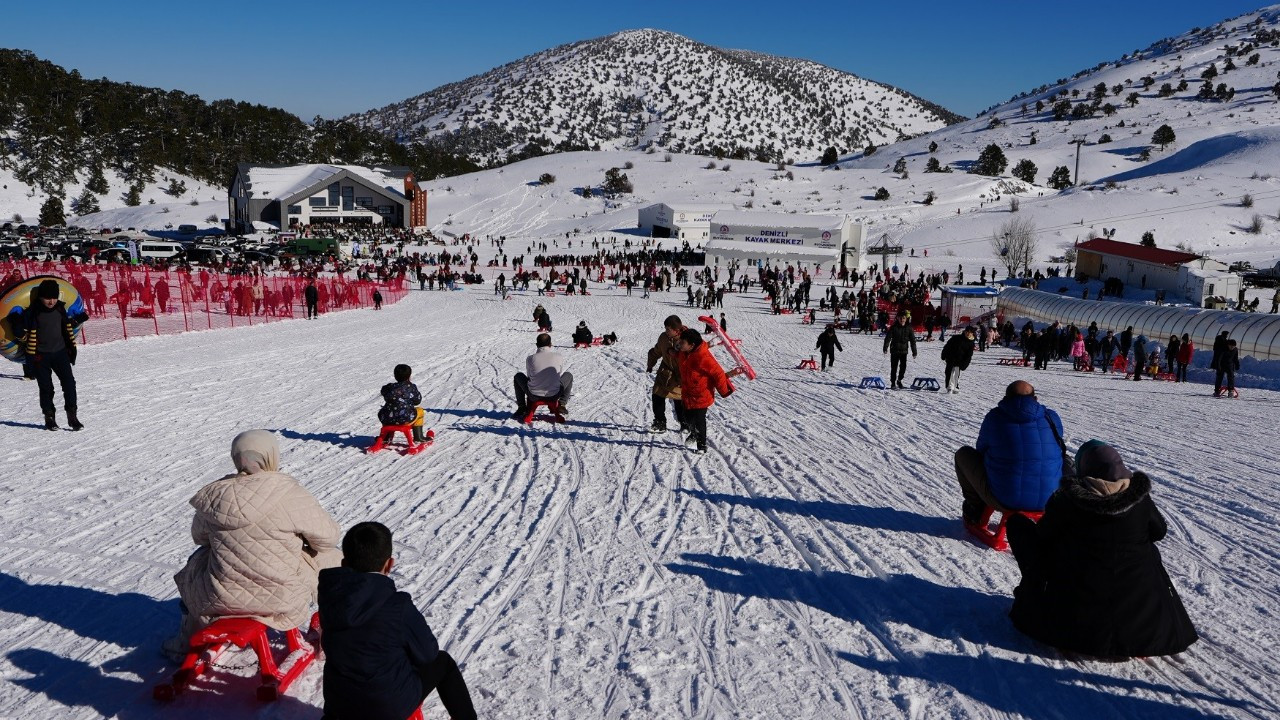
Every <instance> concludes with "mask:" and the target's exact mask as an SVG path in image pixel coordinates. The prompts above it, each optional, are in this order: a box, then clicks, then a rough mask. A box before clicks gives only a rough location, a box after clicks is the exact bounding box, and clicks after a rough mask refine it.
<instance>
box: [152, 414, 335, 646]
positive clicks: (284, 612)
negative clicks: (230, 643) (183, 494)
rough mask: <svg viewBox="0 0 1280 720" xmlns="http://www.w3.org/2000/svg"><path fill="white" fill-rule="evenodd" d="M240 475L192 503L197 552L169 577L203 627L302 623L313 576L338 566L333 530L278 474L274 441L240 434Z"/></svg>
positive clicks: (261, 434)
mask: <svg viewBox="0 0 1280 720" xmlns="http://www.w3.org/2000/svg"><path fill="white" fill-rule="evenodd" d="M231 453H232V459H233V461H234V462H235V466H236V468H237V469H238V470H239V471H240V472H238V473H237V474H235V475H228V476H226V477H224V478H221V479H219V480H215V481H213V482H211V483H209V484H208V485H206V486H204V487H203V488H201V489H200V491H199V492H197V493H196V494H195V497H193V498H191V505H192V507H194V508H195V509H196V516H195V519H194V520H193V521H192V523H191V538H192V539H193V540H194V541H195V543H196V545H199V546H200V547H199V548H198V549H197V550H196V552H195V553H194V554H192V555H191V557H190V558H188V560H187V564H186V566H185V567H183V568H182V570H180V571H179V572H178V574H177V575H175V576H174V581H175V582H176V583H177V585H178V593H179V595H181V597H182V601H183V603H184V604H185V605H186V606H187V611H188V612H189V613H190V615H191V616H192V617H193V618H195V619H198V620H199V625H200V626H201V627H203V626H205V625H208V624H209V623H211V622H213V621H214V620H216V619H218V618H220V617H250V618H254V619H255V620H259V621H261V622H263V623H265V624H266V625H268V626H270V627H273V628H275V629H277V630H288V629H290V628H296V627H298V626H300V625H303V624H305V623H306V622H307V620H308V618H309V617H310V615H311V611H310V605H311V601H312V600H313V599H314V598H315V593H316V573H317V572H318V571H319V570H320V569H321V568H325V567H332V566H334V565H337V564H338V563H339V562H340V561H341V560H342V554H341V552H339V551H338V550H337V543H338V540H339V530H338V525H337V523H335V522H334V521H333V519H332V518H330V517H329V513H327V512H325V510H324V508H322V507H320V504H319V503H317V502H316V499H315V498H314V497H312V496H311V493H309V492H307V491H306V490H305V489H304V488H303V487H302V486H301V485H299V484H298V482H297V481H296V480H294V479H293V478H292V477H289V476H288V475H285V474H284V473H282V472H279V469H278V468H279V450H278V448H277V446H276V441H275V437H274V436H273V435H272V434H271V433H269V432H267V431H265V430H250V431H248V432H243V433H240V434H239V435H237V436H236V439H235V440H234V441H233V442H232V444H231Z"/></svg>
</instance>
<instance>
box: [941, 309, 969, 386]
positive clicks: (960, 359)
mask: <svg viewBox="0 0 1280 720" xmlns="http://www.w3.org/2000/svg"><path fill="white" fill-rule="evenodd" d="M975 332H976V331H975V329H974V327H973V326H972V325H970V326H969V327H967V328H965V329H964V332H963V333H961V334H959V335H952V336H951V339H950V340H948V341H947V344H946V345H944V346H943V347H942V361H943V362H944V363H946V376H947V392H949V393H951V394H953V395H954V394H956V393H958V392H960V372H961V371H962V370H968V369H969V363H970V362H972V361H973V336H974V333H975Z"/></svg>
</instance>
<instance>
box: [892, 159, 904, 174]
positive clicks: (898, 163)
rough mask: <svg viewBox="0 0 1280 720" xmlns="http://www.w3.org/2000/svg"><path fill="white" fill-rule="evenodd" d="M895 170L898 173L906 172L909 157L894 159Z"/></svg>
mask: <svg viewBox="0 0 1280 720" xmlns="http://www.w3.org/2000/svg"><path fill="white" fill-rule="evenodd" d="M893 171H894V172H896V173H904V172H906V171H907V159H906V158H905V157H899V158H898V159H897V160H895V161H894V163H893Z"/></svg>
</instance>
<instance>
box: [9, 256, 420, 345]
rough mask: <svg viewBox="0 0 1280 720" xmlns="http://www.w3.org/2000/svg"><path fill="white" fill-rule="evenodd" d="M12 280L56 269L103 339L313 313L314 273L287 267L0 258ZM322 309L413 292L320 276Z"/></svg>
mask: <svg viewBox="0 0 1280 720" xmlns="http://www.w3.org/2000/svg"><path fill="white" fill-rule="evenodd" d="M0 274H2V275H3V276H4V278H5V281H4V282H3V283H0V284H3V285H6V286H7V285H9V281H15V280H16V281H21V280H24V279H26V278H29V277H32V276H34V275H56V276H58V277H61V278H63V279H64V280H66V281H67V282H70V283H71V284H72V285H73V286H74V287H75V288H76V289H77V290H78V291H79V292H80V296H81V297H82V298H83V299H84V303H85V310H86V311H87V312H88V313H89V321H88V322H86V323H85V324H84V330H83V333H82V336H81V337H82V342H84V343H86V344H97V343H104V342H111V341H113V340H121V339H125V338H131V337H137V336H141V335H173V334H177V333H182V332H190V331H192V330H214V329H221V328H231V327H244V326H252V325H261V324H262V323H268V322H276V321H279V320H291V319H295V318H299V319H300V318H305V317H306V316H307V309H306V295H305V292H306V287H307V283H308V282H309V281H308V280H307V279H306V278H300V277H293V276H291V275H282V274H263V275H228V274H225V273H218V272H213V271H211V270H207V269H203V268H197V269H195V270H193V271H190V272H188V271H185V270H157V269H153V268H148V267H137V266H131V265H121V264H110V265H86V264H81V263H67V262H26V261H20V262H0ZM315 282H316V294H317V306H316V309H317V311H318V312H319V313H320V314H324V313H328V312H335V311H338V310H351V309H353V308H368V307H373V306H374V304H375V303H374V298H373V294H374V292H375V291H376V292H378V293H379V294H380V295H381V296H382V298H381V300H382V303H383V304H388V305H389V304H392V303H395V302H398V301H399V300H400V299H401V298H403V297H404V296H405V293H406V290H405V284H404V282H403V281H402V280H399V279H392V280H390V281H388V282H371V281H367V280H347V279H343V278H339V277H320V278H317V279H316V281H315Z"/></svg>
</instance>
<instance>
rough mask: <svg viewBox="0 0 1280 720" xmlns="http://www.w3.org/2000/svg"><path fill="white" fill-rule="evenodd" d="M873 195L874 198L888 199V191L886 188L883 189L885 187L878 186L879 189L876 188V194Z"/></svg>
mask: <svg viewBox="0 0 1280 720" xmlns="http://www.w3.org/2000/svg"><path fill="white" fill-rule="evenodd" d="M874 197H875V199H876V200H888V199H889V191H888V190H887V189H885V188H880V189H878V190H876V194H875V196H874Z"/></svg>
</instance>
